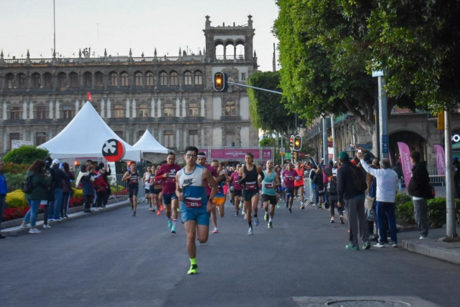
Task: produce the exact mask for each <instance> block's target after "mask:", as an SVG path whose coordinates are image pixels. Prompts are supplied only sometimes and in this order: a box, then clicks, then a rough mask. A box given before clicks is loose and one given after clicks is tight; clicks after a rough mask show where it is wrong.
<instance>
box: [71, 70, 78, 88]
mask: <svg viewBox="0 0 460 307" xmlns="http://www.w3.org/2000/svg"><path fill="white" fill-rule="evenodd" d="M69 81H70V87H72V88H76V87H78V75H77V74H76V73H74V72H71V73H70V74H69Z"/></svg>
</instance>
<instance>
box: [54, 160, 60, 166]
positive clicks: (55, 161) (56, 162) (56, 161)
mask: <svg viewBox="0 0 460 307" xmlns="http://www.w3.org/2000/svg"><path fill="white" fill-rule="evenodd" d="M59 164H61V161H59V159H54V160H53V165H59Z"/></svg>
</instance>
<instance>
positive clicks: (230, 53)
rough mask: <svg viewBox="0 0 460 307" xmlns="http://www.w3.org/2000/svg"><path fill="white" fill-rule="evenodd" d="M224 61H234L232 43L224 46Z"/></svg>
mask: <svg viewBox="0 0 460 307" xmlns="http://www.w3.org/2000/svg"><path fill="white" fill-rule="evenodd" d="M225 59H226V60H234V59H235V46H234V45H233V43H232V42H228V43H227V45H226V46H225Z"/></svg>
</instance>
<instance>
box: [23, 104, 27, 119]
mask: <svg viewBox="0 0 460 307" xmlns="http://www.w3.org/2000/svg"><path fill="white" fill-rule="evenodd" d="M22 119H27V102H26V101H24V102H23V103H22Z"/></svg>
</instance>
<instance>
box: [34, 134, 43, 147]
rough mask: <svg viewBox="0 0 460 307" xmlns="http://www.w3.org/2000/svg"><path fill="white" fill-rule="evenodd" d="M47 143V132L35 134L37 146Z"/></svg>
mask: <svg viewBox="0 0 460 307" xmlns="http://www.w3.org/2000/svg"><path fill="white" fill-rule="evenodd" d="M45 142H46V133H45V132H37V133H36V134H35V146H38V145H41V144H43V143H45Z"/></svg>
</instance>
